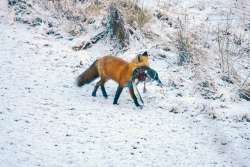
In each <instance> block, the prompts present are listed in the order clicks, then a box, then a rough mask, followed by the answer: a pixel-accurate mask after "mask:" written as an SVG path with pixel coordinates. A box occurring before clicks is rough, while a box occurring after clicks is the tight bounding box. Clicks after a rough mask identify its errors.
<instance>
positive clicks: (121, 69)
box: [77, 52, 149, 107]
mask: <svg viewBox="0 0 250 167" xmlns="http://www.w3.org/2000/svg"><path fill="white" fill-rule="evenodd" d="M148 56H149V55H148V53H147V52H144V53H143V54H141V55H138V56H137V58H136V59H134V60H132V61H131V62H127V61H125V60H123V59H121V58H118V57H115V56H111V55H108V56H104V57H102V58H100V59H97V60H96V61H95V62H94V63H93V64H92V65H91V66H90V67H89V68H88V69H87V70H86V71H84V72H83V73H82V74H81V75H80V76H78V78H77V85H78V86H83V85H84V84H88V83H90V82H92V81H94V80H95V79H96V78H98V77H100V81H98V82H97V84H96V85H95V88H94V90H93V92H92V96H96V92H97V90H98V88H99V86H101V91H102V94H103V96H104V97H105V98H107V97H108V95H107V93H106V90H105V87H104V84H105V82H106V81H108V80H110V79H111V80H114V81H115V82H117V83H118V88H117V91H116V94H115V98H114V101H113V104H118V103H117V102H118V99H119V97H120V94H121V92H122V90H123V88H124V87H126V86H127V84H128V82H129V80H130V79H131V78H132V73H133V70H134V69H135V68H136V67H138V66H145V65H148ZM129 93H130V95H131V97H132V99H133V101H134V103H135V105H136V106H137V107H138V106H140V105H139V103H138V101H137V98H136V96H135V93H134V90H133V88H132V87H129Z"/></svg>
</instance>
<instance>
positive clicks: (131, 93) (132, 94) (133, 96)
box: [129, 87, 140, 107]
mask: <svg viewBox="0 0 250 167" xmlns="http://www.w3.org/2000/svg"><path fill="white" fill-rule="evenodd" d="M129 94H130V95H131V97H132V99H133V100H134V103H135V105H136V107H139V106H140V104H139V103H138V101H137V98H136V96H135V92H134V89H133V88H132V87H131V88H129Z"/></svg>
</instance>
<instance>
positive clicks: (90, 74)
mask: <svg viewBox="0 0 250 167" xmlns="http://www.w3.org/2000/svg"><path fill="white" fill-rule="evenodd" d="M96 63H97V60H96V61H95V62H94V63H93V64H92V65H91V66H90V67H89V68H88V69H87V70H86V71H84V72H83V73H82V74H81V75H79V76H78V77H77V80H76V82H77V86H79V87H80V86H83V85H85V84H88V83H90V82H92V81H94V80H95V79H96V78H98V77H99V74H98V69H97V64H96Z"/></svg>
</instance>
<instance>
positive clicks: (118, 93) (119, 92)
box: [113, 85, 123, 104]
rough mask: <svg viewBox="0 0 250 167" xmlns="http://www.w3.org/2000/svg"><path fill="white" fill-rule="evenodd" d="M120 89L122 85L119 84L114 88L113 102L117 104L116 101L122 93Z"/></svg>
mask: <svg viewBox="0 0 250 167" xmlns="http://www.w3.org/2000/svg"><path fill="white" fill-rule="evenodd" d="M122 90H123V86H121V85H119V86H118V88H117V90H116V93H115V99H114V102H113V104H118V103H117V102H118V99H119V97H120V95H121V93H122Z"/></svg>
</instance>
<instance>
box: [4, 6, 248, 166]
mask: <svg viewBox="0 0 250 167" xmlns="http://www.w3.org/2000/svg"><path fill="white" fill-rule="evenodd" d="M0 6H1V5H0ZM2 7H3V6H2ZM5 9H6V8H5ZM0 18H1V19H0V32H1V33H0V166H1V167H28V166H29V167H33V166H41V167H80V166H81V167H82V166H84V167H94V166H102V167H106V166H107V167H108V166H227V167H228V166H239V167H247V166H250V124H249V122H248V121H249V120H248V121H247V120H244V119H242V115H244V114H245V115H246V116H249V113H250V104H249V102H247V101H244V100H243V101H238V100H236V101H235V102H232V101H230V100H228V99H226V100H225V101H223V100H211V99H203V98H202V97H200V96H198V95H195V92H193V91H192V90H193V89H192V87H193V85H194V83H193V82H194V81H193V80H192V79H190V78H192V77H193V74H192V72H191V70H190V68H188V67H179V66H177V65H176V55H175V54H174V53H171V52H169V53H168V54H167V61H166V59H154V60H151V65H152V67H153V68H155V69H157V71H159V74H160V76H161V79H162V81H163V82H164V83H165V84H166V86H165V87H164V89H163V90H162V89H161V88H159V87H157V86H155V84H154V83H149V84H148V85H147V89H148V92H147V93H146V94H143V98H144V101H145V106H144V108H143V109H142V110H140V109H137V108H136V107H134V104H133V103H132V101H131V99H130V97H129V95H128V92H126V91H124V92H123V93H122V95H121V97H120V99H119V103H120V105H118V106H114V105H112V101H113V98H114V94H115V90H116V86H117V85H116V84H115V83H114V82H112V81H110V82H109V83H108V84H107V92H108V95H109V98H108V99H104V98H103V97H102V96H101V94H100V92H98V96H97V97H92V96H90V95H91V91H92V89H93V86H94V83H91V84H90V85H87V86H85V87H83V88H78V87H76V85H75V78H76V77H77V76H78V75H79V74H80V73H81V72H82V71H83V70H84V69H86V68H87V67H88V66H89V65H90V64H91V62H92V61H94V60H95V59H96V58H97V57H99V56H102V54H103V52H104V51H105V49H106V48H103V47H102V43H99V44H98V45H99V46H96V47H95V48H91V49H89V50H88V51H80V52H75V51H73V50H72V49H71V42H70V41H68V40H65V39H60V40H58V39H55V38H54V37H51V36H48V35H46V33H44V32H45V31H44V30H43V27H35V28H32V27H30V26H27V25H23V24H18V23H10V22H9V19H8V18H7V11H6V10H2V9H1V8H0ZM96 48H99V50H96ZM126 54H129V53H126ZM80 61H82V62H83V65H79V62H80ZM229 87H230V86H229ZM227 91H228V90H227V89H226V88H225V92H226V93H228V92H227ZM222 92H223V90H222ZM237 117H239V118H237Z"/></svg>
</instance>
